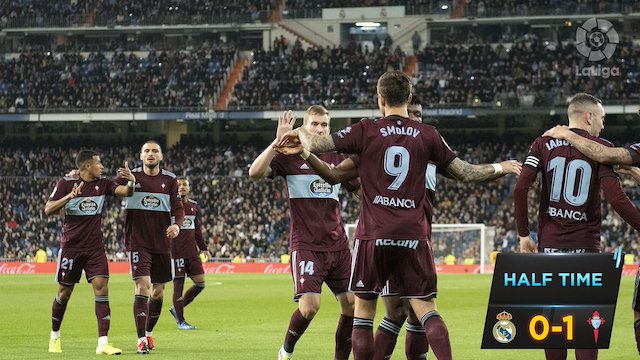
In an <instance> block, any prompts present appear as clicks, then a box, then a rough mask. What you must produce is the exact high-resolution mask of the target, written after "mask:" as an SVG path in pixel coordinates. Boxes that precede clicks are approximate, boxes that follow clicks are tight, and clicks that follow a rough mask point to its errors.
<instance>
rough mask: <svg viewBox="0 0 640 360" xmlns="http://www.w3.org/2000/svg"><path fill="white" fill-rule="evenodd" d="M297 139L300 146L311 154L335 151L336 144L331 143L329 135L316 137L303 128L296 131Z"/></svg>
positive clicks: (331, 139)
mask: <svg viewBox="0 0 640 360" xmlns="http://www.w3.org/2000/svg"><path fill="white" fill-rule="evenodd" d="M296 130H297V132H298V138H299V139H300V143H302V146H303V147H304V148H305V149H307V150H309V151H310V152H312V153H316V154H320V153H326V152H331V151H335V150H336V144H335V143H334V142H333V137H332V136H331V134H327V135H318V134H313V133H311V132H309V131H307V129H305V128H304V127H300V128H298V129H296Z"/></svg>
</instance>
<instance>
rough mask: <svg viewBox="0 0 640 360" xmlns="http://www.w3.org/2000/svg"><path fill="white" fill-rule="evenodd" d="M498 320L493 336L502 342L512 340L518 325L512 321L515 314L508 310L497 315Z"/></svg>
mask: <svg viewBox="0 0 640 360" xmlns="http://www.w3.org/2000/svg"><path fill="white" fill-rule="evenodd" d="M496 319H498V322H497V323H496V324H495V325H494V326H493V331H492V333H493V337H494V338H495V339H496V340H497V341H498V342H499V343H502V344H506V343H508V342H511V340H513V339H514V338H515V337H516V327H515V325H513V323H512V322H511V319H513V316H511V314H509V313H508V312H506V311H503V312H501V313H500V314H498V315H496Z"/></svg>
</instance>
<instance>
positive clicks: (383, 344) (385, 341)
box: [373, 317, 402, 360]
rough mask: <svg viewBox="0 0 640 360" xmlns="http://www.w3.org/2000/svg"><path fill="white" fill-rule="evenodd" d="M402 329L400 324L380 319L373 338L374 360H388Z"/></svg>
mask: <svg viewBox="0 0 640 360" xmlns="http://www.w3.org/2000/svg"><path fill="white" fill-rule="evenodd" d="M401 329H402V323H400V324H398V323H395V322H393V321H391V320H390V319H388V318H386V317H385V318H384V319H382V322H381V323H380V325H379V326H378V330H377V331H376V334H375V336H374V337H373V348H374V354H375V355H374V357H373V359H374V360H385V359H390V358H391V354H393V349H395V347H396V341H397V340H398V334H399V333H400V330H401Z"/></svg>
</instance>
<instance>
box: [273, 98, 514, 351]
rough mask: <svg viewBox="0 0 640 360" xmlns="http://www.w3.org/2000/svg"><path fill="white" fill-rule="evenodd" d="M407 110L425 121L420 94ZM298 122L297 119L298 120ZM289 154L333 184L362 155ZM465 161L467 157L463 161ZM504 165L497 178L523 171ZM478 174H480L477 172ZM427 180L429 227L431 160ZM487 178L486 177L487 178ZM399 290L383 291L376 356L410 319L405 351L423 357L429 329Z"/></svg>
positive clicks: (354, 170) (352, 170) (353, 174)
mask: <svg viewBox="0 0 640 360" xmlns="http://www.w3.org/2000/svg"><path fill="white" fill-rule="evenodd" d="M407 113H408V116H409V118H410V119H411V120H414V121H417V122H422V104H421V103H420V100H419V99H418V97H417V96H415V95H414V96H412V98H411V102H410V103H409V104H408V106H407ZM294 122H295V121H294ZM280 150H282V151H286V152H287V153H303V152H305V154H304V155H303V158H305V157H306V162H307V163H308V164H309V166H311V168H312V169H313V170H315V171H316V172H317V173H318V175H320V176H321V177H322V178H323V179H325V180H326V181H327V182H329V183H330V184H332V185H333V184H337V183H341V182H346V181H352V180H354V179H356V178H357V177H358V164H359V157H358V156H357V155H354V156H351V157H349V158H347V159H345V160H343V161H342V162H341V163H340V164H338V165H337V166H335V167H334V166H331V165H330V164H327V163H326V162H324V161H322V160H320V159H319V158H318V157H317V156H315V155H313V154H310V153H309V152H308V150H306V149H304V148H303V147H302V146H301V145H300V146H298V147H295V148H286V149H280ZM462 161H464V160H462ZM500 166H502V167H503V171H501V172H500V173H499V174H497V175H496V176H495V178H499V177H502V176H504V175H506V174H509V173H514V174H516V175H518V174H520V170H521V164H520V163H518V162H517V161H504V162H502V163H501V164H500ZM476 175H477V174H476ZM426 176H427V181H426V197H427V198H426V203H425V204H426V206H425V214H426V218H427V222H428V224H429V228H430V227H431V221H432V217H433V199H434V196H435V186H436V165H435V164H433V163H430V164H429V165H428V166H427V172H426ZM466 180H467V181H475V180H476V179H475V178H469V179H466ZM484 180H486V179H484ZM394 293H395V290H394V286H393V284H390V283H388V284H387V286H386V289H385V290H383V292H382V298H383V301H384V303H385V308H386V315H385V318H384V319H383V320H382V322H381V323H380V325H379V327H378V330H377V331H376V334H375V337H374V348H375V355H374V360H376V359H388V358H390V357H391V354H392V353H393V350H394V348H395V344H396V340H397V337H398V334H399V332H400V329H401V327H402V324H403V323H404V321H405V319H406V320H407V325H406V329H407V334H406V337H405V354H406V356H407V359H409V360H413V359H415V360H419V359H424V358H425V357H426V353H427V351H428V350H429V344H428V343H427V338H426V336H425V331H424V328H423V327H422V325H421V324H420V319H418V318H417V317H416V315H415V313H414V312H413V311H412V310H411V307H410V306H409V303H408V301H407V300H406V299H402V298H400V297H398V296H397V295H392V294H394Z"/></svg>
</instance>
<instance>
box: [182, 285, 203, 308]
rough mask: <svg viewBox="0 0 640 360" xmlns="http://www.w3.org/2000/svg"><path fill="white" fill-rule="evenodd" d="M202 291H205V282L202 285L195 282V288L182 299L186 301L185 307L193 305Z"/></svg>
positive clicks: (188, 291) (190, 289)
mask: <svg viewBox="0 0 640 360" xmlns="http://www.w3.org/2000/svg"><path fill="white" fill-rule="evenodd" d="M202 290H204V282H201V283H197V282H194V283H193V286H192V287H190V288H189V290H187V292H186V293H184V296H183V297H182V298H183V299H184V305H183V306H184V307H187V305H189V304H191V302H192V301H193V299H195V298H196V296H198V294H200V293H201V292H202Z"/></svg>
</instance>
